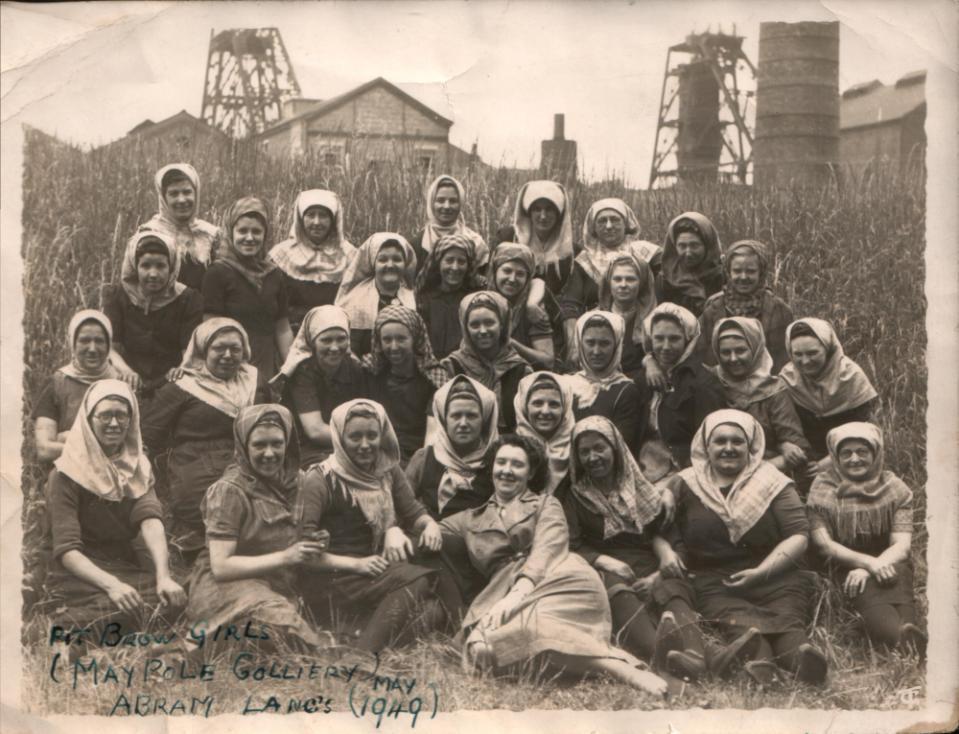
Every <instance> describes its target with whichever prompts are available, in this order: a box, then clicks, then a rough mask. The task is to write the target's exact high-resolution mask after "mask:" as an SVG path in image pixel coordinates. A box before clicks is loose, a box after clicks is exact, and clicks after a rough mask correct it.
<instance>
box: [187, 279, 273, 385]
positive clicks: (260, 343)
mask: <svg viewBox="0 0 959 734" xmlns="http://www.w3.org/2000/svg"><path fill="white" fill-rule="evenodd" d="M284 277H285V276H284V274H283V271H282V270H280V269H279V268H277V269H275V270H272V271H270V272H269V273H268V274H267V275H266V277H265V278H264V279H263V288H262V289H261V290H260V291H259V292H257V290H256V289H255V288H254V287H253V285H252V284H251V283H250V282H249V281H248V280H247V279H246V278H244V277H243V276H242V275H240V273H238V272H237V271H236V270H235V269H233V268H232V267H230V266H229V265H227V264H225V263H222V262H217V263H213V264H212V265H211V266H210V267H209V269H208V270H207V272H206V277H204V279H203V313H206V314H212V315H213V316H227V317H229V318H231V319H235V320H236V321H239V322H240V324H241V325H242V326H243V328H244V329H245V330H246V333H247V336H249V337H250V346H251V348H252V350H253V359H252V360H250V361H251V363H252V364H253V366H254V367H256V368H257V372H258V374H257V381H258V382H259V384H261V385H262V384H264V383H266V382H267V381H268V380H269V379H270V378H271V377H273V375H274V374H276V366H277V365H276V363H277V351H276V322H277V321H278V320H279V319H282V318H287V316H288V313H289V300H288V296H287V291H286V281H285V280H284Z"/></svg>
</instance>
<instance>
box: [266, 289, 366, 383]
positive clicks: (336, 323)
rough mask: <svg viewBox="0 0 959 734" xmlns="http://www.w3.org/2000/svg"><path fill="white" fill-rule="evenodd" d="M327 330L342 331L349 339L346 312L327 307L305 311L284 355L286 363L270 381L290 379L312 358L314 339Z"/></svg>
mask: <svg viewBox="0 0 959 734" xmlns="http://www.w3.org/2000/svg"><path fill="white" fill-rule="evenodd" d="M329 329H342V330H343V331H345V332H346V335H347V337H349V335H350V318H349V316H347V315H346V311H344V310H343V309H342V308H340V307H339V306H329V305H327V306H317V307H316V308H311V309H310V310H309V311H307V312H306V316H304V317H303V323H301V324H300V330H299V331H297V332H296V338H295V339H294V340H293V344H292V345H291V346H290V351H289V352H288V353H287V355H286V361H285V362H283V366H282V367H280V371H279V372H278V373H277V375H276V377H274V378H273V380H272V381H276V379H277V378H278V377H279V376H280V375H284V376H285V377H292V376H293V373H294V372H296V368H297V367H299V366H300V364H302V363H303V362H305V361H306V360H308V359H311V358H312V357H313V356H314V354H315V351H314V347H313V342H315V341H316V338H317V337H318V336H319V335H320V334H322V333H323V332H324V331H327V330H329ZM347 350H349V346H347ZM349 356H350V355H349V353H347V354H346V356H345V358H346V359H349Z"/></svg>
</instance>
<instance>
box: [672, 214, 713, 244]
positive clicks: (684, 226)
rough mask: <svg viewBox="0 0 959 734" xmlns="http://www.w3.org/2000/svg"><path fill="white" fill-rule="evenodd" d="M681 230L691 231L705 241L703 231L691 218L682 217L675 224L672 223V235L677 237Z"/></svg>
mask: <svg viewBox="0 0 959 734" xmlns="http://www.w3.org/2000/svg"><path fill="white" fill-rule="evenodd" d="M683 232H691V233H692V234H694V235H696V236H697V237H699V239H701V240H702V241H703V242H705V241H706V237H705V236H704V235H703V231H702V230H701V229H700V228H699V225H698V224H696V222H694V221H693V220H692V219H689V218H683V219H680V220H679V221H678V222H676V224H674V225H673V236H674V237H677V238H678V237H679V235H681V234H682V233H683Z"/></svg>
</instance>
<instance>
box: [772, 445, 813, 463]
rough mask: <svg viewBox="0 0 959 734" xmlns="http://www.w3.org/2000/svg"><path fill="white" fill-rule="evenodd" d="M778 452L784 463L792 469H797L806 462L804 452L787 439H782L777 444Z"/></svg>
mask: <svg viewBox="0 0 959 734" xmlns="http://www.w3.org/2000/svg"><path fill="white" fill-rule="evenodd" d="M779 453H780V455H781V456H782V457H783V459H784V460H785V462H786V465H787V466H789V467H790V468H792V469H798V468H799V467H801V466H802V465H803V464H806V463H807V462H808V459H807V458H806V452H805V451H803V450H802V449H801V448H799V447H798V446H797V445H796V444H794V443H790V442H789V441H783V442H782V443H781V444H779Z"/></svg>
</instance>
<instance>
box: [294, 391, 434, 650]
mask: <svg viewBox="0 0 959 734" xmlns="http://www.w3.org/2000/svg"><path fill="white" fill-rule="evenodd" d="M330 430H331V432H332V438H333V455H332V456H330V457H329V458H328V459H326V460H325V461H323V462H322V463H320V464H317V465H315V466H313V467H312V468H310V469H309V470H308V471H307V473H306V475H305V477H304V479H303V490H302V506H303V514H302V517H301V519H300V536H301V537H307V538H310V537H312V536H313V534H315V533H318V532H321V531H326V532H328V533H329V536H330V541H329V548H328V550H327V552H325V553H324V554H323V555H321V556H320V557H319V558H317V559H315V560H312V561H311V562H310V563H309V567H308V568H306V569H304V570H303V571H302V573H301V578H300V581H301V588H302V589H303V594H304V598H305V600H306V603H307V606H308V607H309V608H310V610H311V611H312V613H313V615H314V616H315V618H316V619H317V620H319V621H321V622H322V623H323V624H324V625H326V624H338V623H342V622H343V621H344V619H345V620H347V621H348V622H349V624H350V627H349V629H356V626H355V625H356V624H360V625H361V632H360V634H359V638H358V639H357V641H356V643H355V644H356V646H357V647H359V648H360V649H361V650H366V651H369V652H378V651H380V650H382V649H383V648H385V647H387V646H397V647H398V646H401V645H403V644H405V643H407V642H409V641H411V640H412V639H415V637H416V635H417V634H418V633H426V632H428V631H430V630H431V629H433V628H435V627H436V626H438V625H439V624H440V623H441V622H442V618H443V608H442V606H441V605H440V603H439V600H438V599H437V598H436V597H435V595H434V589H435V587H436V584H437V574H436V572H435V571H433V570H432V569H430V568H426V567H425V566H420V565H416V564H415V563H412V562H411V559H412V557H413V555H414V553H415V549H414V544H413V541H412V540H411V538H410V536H411V535H412V536H413V537H418V538H419V541H418V546H419V547H421V548H424V549H429V550H433V551H437V550H439V548H440V545H441V543H442V537H441V536H440V530H439V527H438V526H437V524H436V522H435V521H434V520H433V519H432V518H431V517H430V516H429V514H428V513H427V512H426V508H424V507H423V505H421V504H420V503H419V502H418V501H417V500H416V498H415V497H414V496H413V493H412V492H411V491H410V486H409V484H408V483H407V481H406V477H405V476H404V475H403V472H402V471H400V467H399V463H400V447H399V442H398V441H397V439H396V434H395V433H394V431H393V426H391V425H390V421H389V418H387V417H386V411H385V410H384V409H383V406H381V405H380V404H379V403H375V402H373V401H372V400H351V401H349V402H348V403H344V404H343V405H341V406H339V407H338V408H336V409H335V410H334V411H333V416H332V420H331V422H330Z"/></svg>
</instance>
